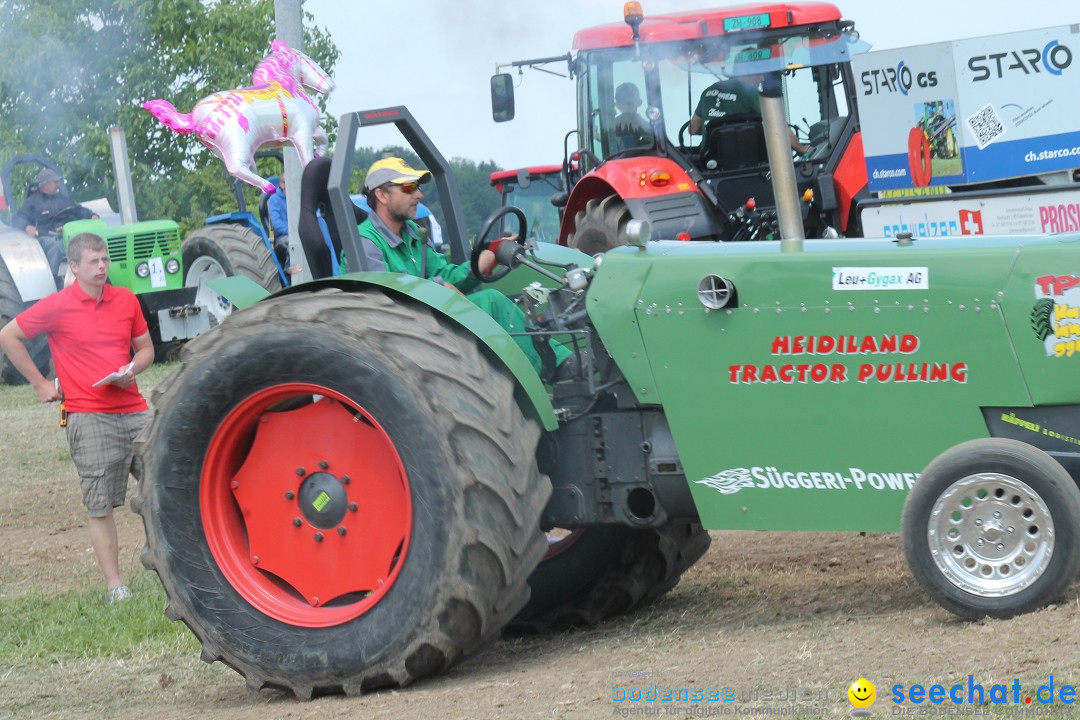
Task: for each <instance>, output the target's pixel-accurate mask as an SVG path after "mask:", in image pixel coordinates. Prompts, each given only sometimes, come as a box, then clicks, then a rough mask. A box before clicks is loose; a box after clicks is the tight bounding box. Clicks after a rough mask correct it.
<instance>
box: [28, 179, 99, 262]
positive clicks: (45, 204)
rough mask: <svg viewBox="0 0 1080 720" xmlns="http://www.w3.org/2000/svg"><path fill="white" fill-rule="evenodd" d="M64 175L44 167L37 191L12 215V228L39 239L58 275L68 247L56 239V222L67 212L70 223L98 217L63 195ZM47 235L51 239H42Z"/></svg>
mask: <svg viewBox="0 0 1080 720" xmlns="http://www.w3.org/2000/svg"><path fill="white" fill-rule="evenodd" d="M61 180H63V178H62V177H61V176H60V173H58V172H56V171H55V170H52V169H50V168H42V169H41V171H40V172H38V174H37V189H36V190H34V191H33V192H32V193H30V194H29V195H27V196H26V201H25V202H24V203H23V204H22V207H21V208H19V210H18V211H17V212H16V213H15V214H14V215H12V216H11V226H12V227H15V228H21V229H22V230H23V231H24V232H25V233H26V234H27V235H29V236H30V237H32V238H37V239H38V243H40V244H41V249H42V250H44V251H45V257H47V258H48V259H49V267H50V268H51V269H52V271H53V272H58V271H59V269H60V266H61V265H62V264H63V262H64V244H63V242H61V241H60V240H59V239H58V238H56V237H55V233H56V232H57V231H58V230H59V229H60V228H59V227H58V226H57V225H56V224H55V223H54V222H52V221H53V219H54V218H57V217H59V216H60V214H61V213H64V214H65V216H66V220H65V222H66V221H68V220H86V219H87V218H95V219H96V218H97V215H96V214H94V213H93V212H91V211H90V210H89V209H87V208H84V207H83V206H82V205H79V204H77V203H76V202H75V201H74V200H72V199H71V198H70V197H68V195H67V193H62V192H60V182H61ZM42 233H47V234H48V235H47V236H42V235H41V234H42Z"/></svg>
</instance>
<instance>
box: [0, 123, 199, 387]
mask: <svg viewBox="0 0 1080 720" xmlns="http://www.w3.org/2000/svg"><path fill="white" fill-rule="evenodd" d="M109 135H110V141H111V142H112V143H113V154H114V157H113V159H114V171H115V173H116V175H117V177H118V178H120V181H119V182H118V188H117V189H118V192H117V194H118V197H119V198H120V205H121V212H120V213H116V212H115V211H113V209H112V207H111V206H110V205H109V202H108V200H106V199H104V198H102V199H99V200H93V201H90V202H88V203H84V204H85V205H86V206H87V209H90V210H92V211H94V212H95V213H96V214H98V215H99V216H100V219H95V220H72V219H71V218H73V217H75V215H74V214H69V215H66V216H65V213H63V212H62V213H60V215H59V216H58V217H54V218H52V222H51V223H50V227H48V228H39V231H40V232H41V234H42V236H43V237H45V238H48V239H52V238H54V237H55V240H56V241H58V244H57V246H56V247H57V248H60V247H61V245H60V244H59V243H62V248H63V249H64V250H65V251H66V248H67V244H68V242H69V241H70V240H71V238H72V237H74V236H75V235H77V234H79V233H81V232H91V233H95V234H97V235H99V236H101V237H102V238H103V239H104V240H105V243H106V245H107V246H108V248H109V258H110V260H111V261H112V262H111V264H110V267H109V282H110V283H112V284H113V285H117V286H119V287H126V288H128V289H130V290H131V291H132V292H134V293H135V295H136V296H137V297H138V299H139V304H140V306H141V307H142V311H143V315H144V316H145V317H146V322H147V326H148V328H149V331H150V336H151V339H152V340H153V342H154V345H155V349H156V351H157V355H158V357H159V358H165V357H167V356H168V355H169V354H170V350H171V349H172V348H173V347H174V343H178V341H183V340H188V339H190V338H193V337H195V336H196V335H198V334H199V333H201V332H203V331H205V330H208V329H209V328H210V316H209V315H208V313H207V308H206V306H205V305H203V304H200V303H199V302H198V298H197V297H196V293H197V290H196V289H195V288H185V287H184V283H183V257H182V256H181V243H180V227H179V225H177V224H176V223H175V222H173V221H171V220H150V221H144V222H139V221H137V219H136V217H135V210H134V199H133V192H132V191H131V186H130V174H129V172H128V169H127V168H128V162H127V149H126V143H125V142H124V140H123V133H122V131H121V130H120V129H119V128H115V129H112V128H111V129H110V131H109ZM24 166H25V167H24ZM42 167H46V168H49V169H52V170H56V171H57V172H59V168H58V167H57V166H56V165H55V164H54V163H53V162H52V161H50V160H49V159H48V158H46V157H44V156H40V155H17V156H15V157H12V158H10V159H9V160H8V161H7V162H6V163H5V165H4V167H3V169H2V170H0V186H2V187H3V188H4V194H5V202H4V205H6V206H8V207H9V208H10V209H11V210H12V212H14V210H15V208H16V207H17V206H18V205H21V204H22V202H23V199H24V198H23V196H22V194H21V193H16V192H15V188H16V186H19V185H21V183H17V182H14V181H13V180H12V178H13V177H16V176H19V175H20V174H21V175H22V176H23V177H28V176H29V173H32V172H36V171H37V170H38V169H40V168H42ZM32 187H33V186H28V187H27V188H26V189H27V192H29V191H30V190H31V189H32ZM71 279H72V278H71V276H70V274H69V271H68V268H67V263H65V262H59V263H57V261H56V259H54V258H49V257H47V255H46V253H45V251H44V249H43V246H42V245H41V243H40V242H39V240H36V239H34V238H31V237H30V236H29V235H27V234H26V233H25V232H23V229H22V228H12V227H9V226H8V225H7V224H5V223H0V324H6V323H7V322H8V320H10V319H11V318H13V317H15V315H17V314H18V313H19V312H21V311H22V310H24V309H25V308H27V307H29V306H30V305H32V304H33V303H35V302H37V301H38V300H40V299H41V298H43V297H45V296H46V295H49V294H52V293H54V292H56V291H57V289H58V288H62V287H64V285H65V283H66V282H70V281H71ZM28 348H29V350H30V355H31V358H33V360H34V361H35V363H36V364H37V366H38V368H39V369H40V370H41V371H42V373H45V374H48V371H49V363H50V355H49V347H48V344H47V343H46V341H45V337H44V336H43V335H42V336H40V337H38V338H35V339H34V340H33V341H31V342H29V343H28ZM22 382H25V380H24V378H23V377H22V375H21V374H20V373H19V372H18V371H17V370H16V369H15V367H14V366H13V365H12V364H11V362H10V361H9V360H8V359H7V358H6V357H5V356H4V355H3V353H0V383H5V384H19V383H22Z"/></svg>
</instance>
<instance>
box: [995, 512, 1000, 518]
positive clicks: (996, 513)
mask: <svg viewBox="0 0 1080 720" xmlns="http://www.w3.org/2000/svg"><path fill="white" fill-rule="evenodd" d="M994 517H996V518H999V517H1001V513H1000V512H999V511H997V510H995V511H994Z"/></svg>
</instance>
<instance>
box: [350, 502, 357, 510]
mask: <svg viewBox="0 0 1080 720" xmlns="http://www.w3.org/2000/svg"><path fill="white" fill-rule="evenodd" d="M349 509H350V510H352V511H353V512H356V503H354V502H351V503H349Z"/></svg>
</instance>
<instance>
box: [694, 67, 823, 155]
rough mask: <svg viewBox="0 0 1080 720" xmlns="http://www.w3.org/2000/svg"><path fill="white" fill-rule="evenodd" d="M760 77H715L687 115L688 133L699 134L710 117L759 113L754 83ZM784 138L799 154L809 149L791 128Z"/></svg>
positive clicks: (760, 78)
mask: <svg viewBox="0 0 1080 720" xmlns="http://www.w3.org/2000/svg"><path fill="white" fill-rule="evenodd" d="M763 79H764V78H763V77H762V76H761V75H743V76H739V77H730V78H724V79H721V80H717V81H716V82H714V83H713V84H712V85H710V86H709V87H707V88H705V91H704V92H703V93H701V98H700V99H699V100H698V104H697V108H696V109H695V110H694V114H693V115H692V116H690V128H689V130H690V134H691V135H701V134H702V133H703V132H704V131H705V129H706V128H705V126H706V124H707V123H708V122H709V121H710V120H719V119H722V118H725V117H733V116H737V115H744V116H745V115H756V116H758V117H761V95H760V94H759V92H758V86H759V85H760V84H761V81H762V80H763ZM788 141H789V142H790V143H791V149H792V150H794V151H795V152H797V153H799V154H800V155H805V154H806V153H808V152H810V146H809V145H803V144H802V143H800V142H799V139H798V137H796V135H795V133H794V131H792V130H791V128H788Z"/></svg>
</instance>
